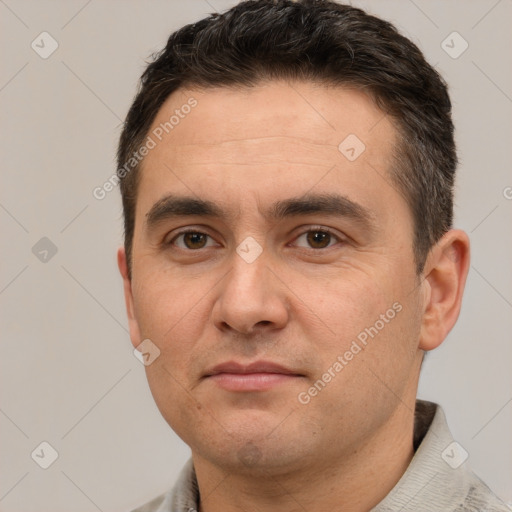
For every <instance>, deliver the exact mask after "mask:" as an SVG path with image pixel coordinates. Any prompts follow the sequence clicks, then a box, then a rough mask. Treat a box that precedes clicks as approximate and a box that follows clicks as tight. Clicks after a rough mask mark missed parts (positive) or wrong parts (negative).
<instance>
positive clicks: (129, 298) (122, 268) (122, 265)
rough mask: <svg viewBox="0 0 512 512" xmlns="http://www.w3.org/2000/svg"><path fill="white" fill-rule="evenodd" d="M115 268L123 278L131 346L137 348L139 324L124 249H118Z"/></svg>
mask: <svg viewBox="0 0 512 512" xmlns="http://www.w3.org/2000/svg"><path fill="white" fill-rule="evenodd" d="M117 266H118V267H119V272H120V273H121V277H122V278H123V285H124V300H125V303H126V313H127V315H128V325H129V328H130V339H131V340H132V345H133V346H134V347H137V346H138V345H139V344H140V342H141V341H142V338H141V335H140V329H139V323H138V322H137V319H136V317H135V308H134V305H133V293H132V282H131V279H130V277H129V275H128V263H127V261H126V252H125V250H124V247H120V248H119V249H118V251H117Z"/></svg>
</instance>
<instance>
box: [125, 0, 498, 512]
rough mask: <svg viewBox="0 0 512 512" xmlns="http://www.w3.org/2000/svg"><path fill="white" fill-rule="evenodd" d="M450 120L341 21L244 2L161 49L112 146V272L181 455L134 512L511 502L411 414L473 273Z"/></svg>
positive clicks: (414, 53) (408, 64)
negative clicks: (117, 194) (455, 223)
mask: <svg viewBox="0 0 512 512" xmlns="http://www.w3.org/2000/svg"><path fill="white" fill-rule="evenodd" d="M450 112H451V105H450V100H449V97H448V94H447V90H446V85H445V83H444V82H443V80H442V79H441V78H440V77H439V75H438V74H437V73H436V71H435V70H434V69H433V68H432V67H431V66H429V65H428V64H427V63H426V62H425V60H424V58H423V56H422V54H421V52H420V51H419V50H418V48H416V47H415V46H414V45H413V44H412V43H411V42H410V41H409V40H407V39H406V38H404V37H403V36H401V35H399V34H398V33H397V32H396V30H395V29H394V27H392V26H391V25H390V24H389V23H387V22H385V21H382V20H380V19H377V18H375V17H372V16H369V15H367V14H366V13H364V12H363V11H361V10H358V9H355V8H352V7H349V6H344V5H340V4H336V3H333V2H328V1H324V2H322V1H318V2H315V1H312V0H303V1H298V2H293V1H291V0H277V1H268V0H256V1H250V2H242V3H240V4H239V5H237V6H235V7H233V8H232V9H230V10H229V11H227V12H226V13H224V14H222V15H212V16H210V17H208V18H206V19H204V20H201V21H199V22H197V23H195V24H193V25H189V26H186V27H184V28H182V29H181V30H179V31H178V32H176V33H174V34H172V35H171V37H170V38H169V41H168V43H167V46H166V48H165V49H164V50H163V51H162V52H161V53H160V54H159V55H158V57H157V58H156V59H155V60H154V62H152V63H151V64H150V65H149V66H148V68H147V70H146V71H145V73H144V75H143V77H142V81H141V89H140V91H139V93H138V94H137V96H136V98H135V100H134V103H133V105H132V107H131V109H130V111H129V113H128V117H127V120H126V124H125V127H124V130H123V133H122V135H121V140H120V145H119V150H118V164H119V166H118V176H119V178H120V180H121V191H122V197H123V208H124V218H125V244H124V248H122V249H120V250H119V253H118V262H119V268H120V271H121V274H122V277H123V280H124V289H125V296H126V305H127V311H128V317H129V325H130V335H131V340H132V343H133V345H134V346H135V347H137V348H138V349H139V350H140V351H141V352H143V354H144V358H145V364H146V365H147V366H146V373H147V378H148V382H149V386H150V388H151V391H152V394H153V396H154V398H155V401H156V404H157V406H158V407H159V409H160V411H161V413H162V415H163V417H164V418H165V420H166V421H167V422H168V423H169V425H170V426H171V427H172V428H173V429H174V430H175V432H176V433H177V434H178V435H179V436H180V437H181V438H182V439H183V440H184V441H185V442H186V443H187V444H188V445H189V446H190V448H191V451H192V458H191V460H190V461H189V463H188V464H187V465H186V467H185V468H184V469H183V471H182V474H181V477H180V479H179V481H178V482H177V484H176V485H175V487H174V488H173V489H172V490H170V491H169V492H168V493H166V494H164V495H162V496H159V497H158V498H155V500H153V501H152V502H151V503H148V504H146V505H145V506H142V507H141V508H139V509H137V510H138V511H140V512H142V511H158V512H164V511H192V510H197V511H201V512H218V511H222V512H229V511H235V510H237V511H239V510H246V511H249V510H251V511H252V510H258V511H290V512H291V511H299V510H307V511H315V512H323V511H332V510H349V511H368V510H375V511H391V510H411V511H412V510H414V511H432V510H436V511H438V510H453V511H455V510H458V511H460V510H475V511H476V510H497V511H500V510H507V508H506V507H505V505H503V504H502V503H501V502H500V500H499V499H498V498H497V497H495V496H494V495H493V494H492V493H491V491H490V490H489V489H488V488H487V487H486V486H485V484H483V483H482V482H481V481H480V480H479V479H478V478H477V477H476V476H474V475H473V474H472V473H471V472H470V470H469V469H468V468H467V463H466V462H465V457H464V451H463V448H462V447H461V446H460V445H458V444H457V443H455V442H454V441H453V438H452V437H451V435H450V433H449V431H448V427H447V425H446V421H445V419H444V415H443V412H442V410H441V409H440V408H439V407H438V406H436V405H435V404H432V403H427V402H421V401H416V392H417V385H418V378H419V372H420V367H421V363H422V359H423V356H424V353H425V351H429V350H432V349H434V348H436V347H437V346H439V345H440V344H441V343H442V342H443V340H444V339H445V337H446V335H447V334H448V332H449V331H450V329H451V328H452V327H453V325H454V323H455V321H456V319H457V317H458V314H459V311H460V307H461V300H462V294H463V290H464V284H465V280H466V275H467V272H468V267H469V241H468V237H467V235H466V234H465V233H464V232H463V231H460V230H456V229H453V228H452V209H453V204H452V189H453V183H454V173H455V167H456V161H457V159H456V153H455V145H454V139H453V125H452V121H451V117H450V116H451V114H450Z"/></svg>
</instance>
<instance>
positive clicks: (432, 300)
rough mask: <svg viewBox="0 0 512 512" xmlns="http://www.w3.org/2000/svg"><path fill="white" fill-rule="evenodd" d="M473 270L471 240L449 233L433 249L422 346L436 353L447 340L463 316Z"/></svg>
mask: <svg viewBox="0 0 512 512" xmlns="http://www.w3.org/2000/svg"><path fill="white" fill-rule="evenodd" d="M468 270H469V238H468V236H467V234H466V233H465V232H464V231H461V230H455V229H452V230H450V231H448V232H447V233H446V234H445V235H444V236H443V237H442V238H441V240H439V242H438V243H437V244H436V245H435V246H434V247H433V248H432V250H431V251H430V253H429V256H428V258H427V262H426V265H425V278H424V279H425V282H424V283H423V286H424V287H425V289H426V290H427V291H428V293H425V302H424V305H423V318H422V323H421V334H420V345H419V348H420V349H422V350H433V349H434V348H436V347H438V346H439V345H440V344H441V343H442V342H443V341H444V339H445V338H446V336H447V335H448V333H449V332H450V330H451V329H452V327H453V326H454V325H455V322H456V321H457V318H458V316H459V312H460V308H461V304H462V295H463V293H464V286H465V284H466V277H467V274H468Z"/></svg>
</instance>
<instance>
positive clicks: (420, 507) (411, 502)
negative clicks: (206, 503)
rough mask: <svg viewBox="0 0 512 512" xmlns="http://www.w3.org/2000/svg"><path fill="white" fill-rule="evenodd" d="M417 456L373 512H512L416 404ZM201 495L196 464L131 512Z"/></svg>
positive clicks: (430, 413)
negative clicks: (153, 497)
mask: <svg viewBox="0 0 512 512" xmlns="http://www.w3.org/2000/svg"><path fill="white" fill-rule="evenodd" d="M414 448H415V454H414V457H413V458H412V460H411V463H410V464H409V467H408V468H407V470H406V472H405V473H404V474H403V475H402V478H401V479H400V480H399V481H398V482H397V484H396V485H395V487H393V489H392V490H391V492H390V493H389V494H388V495H387V496H386V497H385V498H384V500H383V501H381V502H380V503H379V504H378V505H377V506H376V507H374V508H373V509H372V510H371V511H370V512H392V511H393V512H394V511H402V512H409V511H410V512H412V511H414V512H432V511H436V512H437V511H449V512H455V511H457V512H510V508H508V507H507V505H505V503H504V502H503V501H501V500H500V499H499V498H498V497H497V496H496V495H494V494H493V493H492V491H491V490H490V489H489V488H488V487H487V486H486V485H485V484H484V483H483V482H482V481H481V480H480V479H479V478H478V477H477V476H476V475H475V474H474V473H472V472H471V470H470V469H469V467H468V464H467V452H466V451H465V450H464V448H463V447H462V446H461V445H459V444H458V443H456V442H455V441H454V439H453V437H452V435H451V433H450V430H449V429H448V425H447V423H446V418H445V415H444V413H443V410H442V409H441V407H440V406H439V405H436V404H433V403H431V402H425V401H422V400H418V401H417V402H416V411H415V424H414ZM198 509H199V490H198V487H197V480H196V475H195V472H194V466H193V463H192V459H190V460H189V461H188V462H187V463H186V465H185V466H184V468H183V469H182V471H181V474H180V476H179V478H178V481H177V482H176V484H175V485H174V487H173V488H172V489H171V490H170V491H168V492H166V493H164V494H162V495H160V496H158V497H157V498H155V499H154V500H152V501H150V502H149V503H146V504H145V505H143V506H142V507H139V508H137V509H135V510H133V511H132V512H195V511H197V510H198Z"/></svg>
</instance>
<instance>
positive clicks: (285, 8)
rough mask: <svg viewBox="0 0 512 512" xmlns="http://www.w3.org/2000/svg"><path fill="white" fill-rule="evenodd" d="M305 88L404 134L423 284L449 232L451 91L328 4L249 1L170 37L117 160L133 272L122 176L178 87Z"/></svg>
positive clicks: (407, 48) (129, 203) (391, 32)
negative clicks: (361, 102) (362, 105)
mask: <svg viewBox="0 0 512 512" xmlns="http://www.w3.org/2000/svg"><path fill="white" fill-rule="evenodd" d="M269 79H270V80H273V79H276V80H277V79H286V80H307V81H315V82H320V83H326V84H334V85H348V86H350V87H356V88H358V89H360V90H363V91H365V92H366V93H367V94H368V95H369V96H370V97H372V98H373V99H374V100H375V101H376V103H377V105H378V106H379V107H380V108H381V109H382V111H383V112H385V113H387V114H388V115H390V116H391V118H392V119H393V120H394V124H395V126H396V128H397V131H398V133H399V143H398V144H397V147H396V148H395V165H394V166H392V169H391V170H390V175H391V180H392V181H393V183H394V185H395V186H396V188H397V190H399V191H400V193H401V194H402V195H403V196H404V198H405V200H406V201H407V203H408V205H409V207H410V209H411V212H412V215H413V219H414V240H413V248H414V254H415V260H416V268H417V272H418V274H419V273H421V272H422V270H423V266H424V263H425V259H426V256H427V254H428V252H429V250H430V248H431V247H432V245H434V244H435V243H436V242H437V241H438V240H439V238H441V236H442V235H443V234H444V233H445V232H446V231H447V230H448V229H450V227H451V225H452V218H453V184H454V177H455V168H456V165H457V156H456V150H455V143H454V137H453V123H452V120H451V102H450V98H449V95H448V91H447V87H446V83H445V82H444V80H443V79H442V78H441V76H440V75H439V74H438V73H437V72H436V70H435V69H434V68H433V67H432V66H430V65H429V64H428V63H427V62H426V60H425V58H424V57H423V54H422V53H421V51H420V50H419V49H418V47H417V46H416V45H414V44H413V43H412V42H411V41H410V40H409V39H407V38H406V37H404V36H402V35H400V34H399V33H398V32H397V30H396V29H395V27H394V26H393V25H391V24H390V23H388V22H387V21H384V20H382V19H379V18H377V17H375V16H371V15H369V14H367V13H365V12H364V11H362V10H361V9H357V8H354V7H351V6H348V5H342V4H339V3H336V2H333V1H330V0H298V1H292V0H249V1H244V2H241V3H239V4H237V5H236V6H234V7H233V8H231V9H229V10H228V11H226V12H224V13H223V14H212V15H210V16H208V17H206V18H204V19H202V20H200V21H198V22H197V23H194V24H191V25H186V26H185V27H183V28H181V29H180V30H178V31H176V32H174V33H173V34H171V36H170V37H169V39H168V41H167V45H166V46H165V48H164V49H163V50H162V51H161V52H160V53H159V54H158V55H156V56H155V57H154V60H153V62H151V64H149V65H148V67H147V68H146V70H145V71H144V73H143V75H142V77H141V82H140V87H139V91H138V93H137V95H136V97H135V99H134V101H133V104H132V106H131V108H130V110H129V112H128V115H127V117H126V121H125V124H124V128H123V131H122V134H121V137H120V142H119V148H118V152H117V159H118V176H119V178H120V182H121V194H122V199H123V211H124V230H125V231H124V232H125V248H126V254H127V259H128V268H129V269H131V252H132V243H133V232H134V225H135V205H136V199H137V188H138V182H139V178H140V176H139V175H140V172H139V171H140V164H138V165H136V166H134V168H133V169H132V170H131V171H130V172H126V171H123V167H124V168H126V167H125V165H126V162H127V161H129V160H130V158H131V156H132V155H133V154H134V153H135V152H137V150H138V149H139V147H140V146H141V144H143V142H144V140H145V137H146V135H147V133H148V131H149V129H150V126H151V124H152V122H153V120H154V119H155V116H156V115H157V113H158V111H159V109H160V108H161V106H162V104H163V103H164V101H165V100H166V99H167V98H168V97H169V95H170V94H172V93H173V92H174V91H176V90H177V89H179V88H180V87H181V88H183V87H191V86H196V87H198V88H208V87H240V86H242V87H252V86H255V85H257V84H258V83H261V82H262V81H263V80H269Z"/></svg>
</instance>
